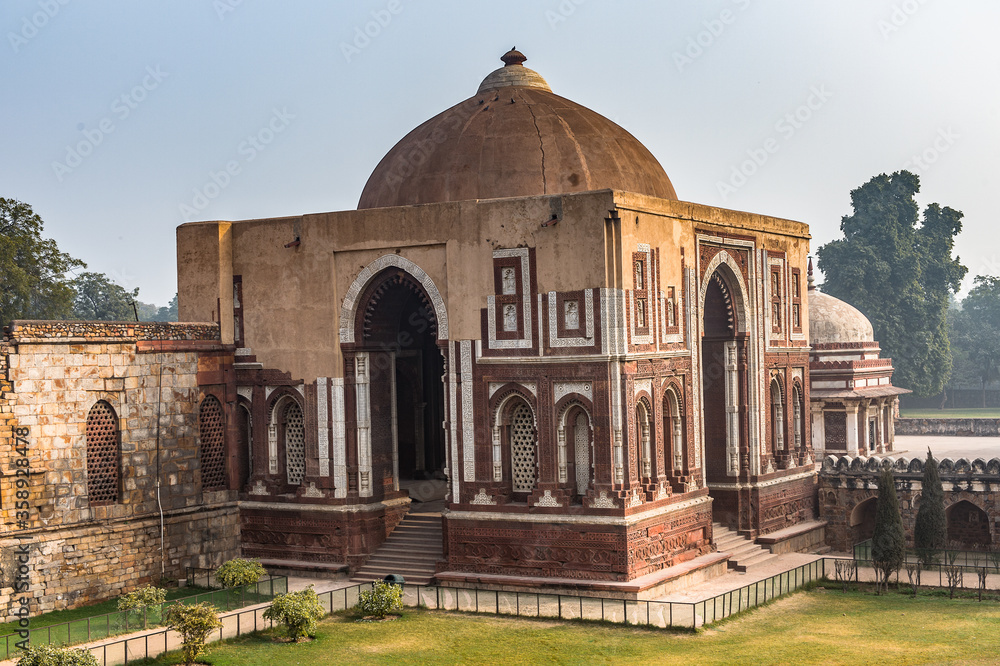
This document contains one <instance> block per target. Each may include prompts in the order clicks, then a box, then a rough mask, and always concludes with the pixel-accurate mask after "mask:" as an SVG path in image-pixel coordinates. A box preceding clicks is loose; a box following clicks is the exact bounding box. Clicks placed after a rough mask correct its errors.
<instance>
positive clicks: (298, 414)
mask: <svg viewBox="0 0 1000 666" xmlns="http://www.w3.org/2000/svg"><path fill="white" fill-rule="evenodd" d="M285 474H286V476H287V478H288V483H290V484H291V485H293V486H299V485H302V480H303V479H305V476H306V428H305V420H304V419H303V418H302V408H301V407H299V404H298V403H297V402H295V401H292V402H289V403H288V406H287V407H285Z"/></svg>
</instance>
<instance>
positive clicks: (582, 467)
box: [573, 414, 590, 495]
mask: <svg viewBox="0 0 1000 666" xmlns="http://www.w3.org/2000/svg"><path fill="white" fill-rule="evenodd" d="M575 431H576V432H575V436H574V442H573V444H574V448H575V449H576V492H577V494H578V495H583V494H584V493H586V492H587V488H588V487H589V486H590V428H589V427H588V424H587V417H586V416H584V415H583V414H578V415H577V417H576V426H575Z"/></svg>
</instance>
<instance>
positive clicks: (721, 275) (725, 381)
mask: <svg viewBox="0 0 1000 666" xmlns="http://www.w3.org/2000/svg"><path fill="white" fill-rule="evenodd" d="M739 288H740V287H739V280H738V278H737V277H736V275H735V274H734V273H733V269H732V268H730V266H729V265H728V264H722V265H720V266H719V268H718V269H717V270H716V271H715V272H714V273H713V274H712V276H711V278H710V279H709V281H708V283H707V284H706V286H705V305H704V307H703V309H702V316H703V323H702V340H701V351H702V357H701V363H702V388H703V403H704V404H703V410H702V419H703V421H702V422H703V424H704V430H703V431H704V440H705V460H704V462H703V469H704V472H705V481H706V484H707V485H708V488H709V494H710V495H711V497H712V499H713V502H712V516H713V518H714V519H715V520H716V521H717V522H719V523H721V524H723V525H725V526H727V527H730V528H733V529H745V528H748V527H749V523H748V522H747V521H748V520H749V518H750V516H749V514H748V513H747V512H746V511H743V512H742V513H741V511H740V500H739V497H738V495H737V493H736V491H734V490H733V484H734V482H735V481H736V480H737V478H738V477H739V474H740V472H741V471H742V466H743V464H744V463H745V462H746V459H745V458H741V455H745V453H746V452H745V451H741V448H742V447H743V434H742V433H741V423H742V419H743V416H744V415H745V414H744V412H745V411H746V409H745V402H746V396H745V395H742V393H743V390H744V389H743V386H744V384H745V382H744V376H743V375H744V374H745V370H744V369H743V366H745V365H746V363H745V354H746V335H745V334H743V333H741V332H740V331H739V330H738V329H739V312H740V311H739V308H740V307H741V306H740V303H742V301H741V300H738V294H740V293H741V292H740V291H739Z"/></svg>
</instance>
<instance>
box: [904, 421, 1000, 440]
mask: <svg viewBox="0 0 1000 666" xmlns="http://www.w3.org/2000/svg"><path fill="white" fill-rule="evenodd" d="M896 434H897V435H952V436H959V437H996V436H997V435H1000V419H896Z"/></svg>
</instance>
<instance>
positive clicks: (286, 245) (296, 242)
mask: <svg viewBox="0 0 1000 666" xmlns="http://www.w3.org/2000/svg"><path fill="white" fill-rule="evenodd" d="M301 244H302V240H301V239H300V238H299V237H298V236H296V237H295V240H293V241H292V242H291V243H285V247H286V248H289V247H298V246H299V245H301Z"/></svg>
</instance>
